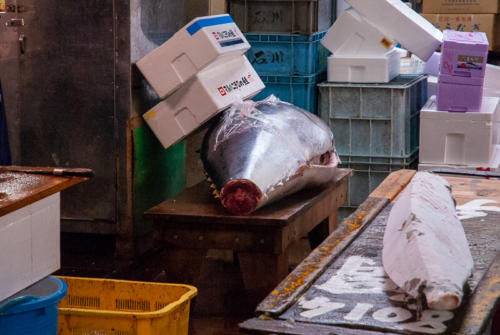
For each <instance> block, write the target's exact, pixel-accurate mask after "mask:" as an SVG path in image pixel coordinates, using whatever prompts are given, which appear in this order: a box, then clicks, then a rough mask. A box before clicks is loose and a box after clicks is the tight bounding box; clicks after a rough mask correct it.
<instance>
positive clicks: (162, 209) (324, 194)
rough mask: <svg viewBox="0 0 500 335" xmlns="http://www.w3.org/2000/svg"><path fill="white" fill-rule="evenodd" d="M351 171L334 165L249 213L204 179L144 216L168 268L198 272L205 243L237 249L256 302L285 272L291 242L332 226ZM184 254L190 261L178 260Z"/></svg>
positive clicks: (315, 240)
mask: <svg viewBox="0 0 500 335" xmlns="http://www.w3.org/2000/svg"><path fill="white" fill-rule="evenodd" d="M351 174H352V170H350V169H338V171H337V174H336V178H335V180H334V181H333V182H331V183H329V184H328V185H325V186H324V187H319V188H314V189H306V190H302V191H300V192H298V193H296V194H293V195H291V196H289V197H287V198H284V199H282V200H280V201H278V202H276V203H274V204H271V205H269V206H265V207H263V208H261V209H259V210H258V211H256V212H255V213H253V214H251V215H248V216H235V215H231V214H229V213H228V212H226V210H225V209H224V208H223V207H222V206H221V204H220V203H219V200H218V199H214V198H213V196H212V195H211V194H210V189H209V187H208V184H206V183H204V182H203V183H200V184H198V185H195V186H193V187H191V188H188V189H186V190H185V191H184V192H183V193H182V194H180V195H179V196H176V197H174V198H172V199H168V200H166V201H164V202H162V203H161V204H159V205H157V206H155V207H153V208H151V209H149V210H148V211H146V212H145V217H146V218H147V219H151V220H153V221H154V223H155V224H154V231H155V235H156V240H157V241H159V242H160V243H161V244H162V245H163V246H166V248H167V252H168V254H169V255H170V257H168V259H170V260H171V261H168V260H166V261H167V262H169V264H167V265H166V268H167V269H168V271H169V272H171V271H174V272H183V273H189V272H191V273H192V272H196V271H197V267H199V263H200V261H199V260H200V259H202V258H204V257H205V256H206V253H207V250H209V249H225V250H232V251H233V252H235V253H236V255H237V260H238V262H239V266H240V271H241V275H242V278H243V284H244V286H245V289H246V291H247V292H248V295H249V296H250V297H252V300H253V303H254V305H253V306H255V305H256V304H257V302H258V301H260V300H261V299H262V298H264V297H265V295H266V294H267V293H269V291H270V290H271V289H272V288H274V287H275V286H276V285H277V284H278V283H279V282H280V281H281V280H282V279H283V278H284V277H285V276H286V275H287V273H288V257H287V256H288V248H289V246H290V244H291V243H292V242H294V241H297V240H298V239H300V238H302V237H304V236H307V235H308V234H309V237H310V240H311V242H312V244H315V245H317V244H319V243H320V242H321V241H323V239H324V238H326V237H327V236H328V235H329V234H330V233H331V232H332V231H333V230H334V229H335V226H336V224H337V214H338V208H339V206H341V205H342V204H343V203H344V202H345V201H346V192H347V182H348V179H349V177H350V176H351ZM182 259H185V260H186V262H188V263H189V265H187V264H186V262H181V263H182V264H179V260H182ZM187 267H189V268H187ZM187 280H188V279H187Z"/></svg>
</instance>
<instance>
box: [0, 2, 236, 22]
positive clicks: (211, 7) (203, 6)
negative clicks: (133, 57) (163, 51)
mask: <svg viewBox="0 0 500 335" xmlns="http://www.w3.org/2000/svg"><path fill="white" fill-rule="evenodd" d="M0 1H1V0H0ZM185 11H186V22H189V21H191V20H192V19H195V18H197V17H200V16H209V15H218V14H225V13H227V2H226V0H186V1H185Z"/></svg>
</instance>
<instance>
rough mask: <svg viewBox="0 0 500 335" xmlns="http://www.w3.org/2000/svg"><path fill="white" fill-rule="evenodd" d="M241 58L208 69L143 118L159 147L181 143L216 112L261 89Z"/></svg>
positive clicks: (254, 75) (257, 78)
mask: <svg viewBox="0 0 500 335" xmlns="http://www.w3.org/2000/svg"><path fill="white" fill-rule="evenodd" d="M264 87H265V86H264V83H263V82H262V81H261V79H260V77H259V75H258V74H257V72H255V70H254V68H253V67H252V65H250V63H249V62H248V59H247V58H246V57H245V56H240V57H238V58H235V59H232V60H230V61H228V62H227V63H225V64H218V65H211V66H209V67H208V68H206V69H204V70H202V71H200V72H198V74H196V76H195V77H194V78H193V79H192V80H191V81H189V82H188V83H187V84H185V85H183V86H182V87H181V88H180V89H178V90H177V91H175V92H174V93H173V94H172V95H170V96H168V98H167V99H165V100H163V101H162V102H160V103H159V104H158V105H156V106H155V107H153V108H152V109H151V110H149V111H148V112H147V113H145V114H144V115H143V118H144V120H145V121H146V123H147V124H148V125H149V126H150V127H151V129H152V130H153V133H154V134H155V135H156V137H157V138H158V140H159V141H160V142H161V144H162V145H163V147H165V148H168V147H170V146H171V145H173V144H175V143H177V142H179V141H181V140H183V139H184V138H185V137H186V136H187V135H189V134H190V133H192V132H193V131H195V130H196V129H197V128H198V127H199V126H201V125H202V124H203V123H205V122H206V121H208V120H209V119H210V118H211V117H213V116H214V115H216V114H217V113H218V112H220V111H222V110H224V109H226V108H227V107H229V106H230V105H231V104H233V103H235V102H236V101H239V100H240V99H241V100H245V99H249V98H252V97H253V96H255V95H257V93H259V92H260V91H262V90H263V89H264Z"/></svg>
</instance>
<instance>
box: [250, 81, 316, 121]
mask: <svg viewBox="0 0 500 335" xmlns="http://www.w3.org/2000/svg"><path fill="white" fill-rule="evenodd" d="M260 78H261V79H262V81H263V82H264V84H265V85H266V88H265V89H264V90H263V91H262V92H260V93H259V94H258V95H257V96H256V97H255V98H253V100H255V101H257V100H262V99H265V98H267V97H268V96H269V95H271V94H274V95H275V96H277V97H278V98H280V100H282V101H286V102H289V103H291V104H293V105H295V106H297V107H300V108H302V109H305V110H306V111H309V112H311V113H313V114H317V97H318V95H317V87H316V84H317V83H318V82H321V81H323V80H324V79H325V78H326V73H325V72H324V73H319V74H316V75H312V76H290V77H289V76H261V77H260Z"/></svg>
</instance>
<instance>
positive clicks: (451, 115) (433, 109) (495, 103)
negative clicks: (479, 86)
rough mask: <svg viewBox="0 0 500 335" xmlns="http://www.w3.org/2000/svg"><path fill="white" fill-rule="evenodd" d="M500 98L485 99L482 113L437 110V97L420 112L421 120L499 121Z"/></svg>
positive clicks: (428, 101) (430, 99)
mask: <svg viewBox="0 0 500 335" xmlns="http://www.w3.org/2000/svg"><path fill="white" fill-rule="evenodd" d="M499 102H500V98H497V97H483V103H482V105H481V111H480V112H466V113H459V112H448V111H439V110H437V103H436V96H435V95H433V96H432V97H430V98H429V100H427V103H426V104H425V106H424V107H422V110H421V111H420V119H432V120H454V121H482V122H488V121H497V120H498V116H499V114H500V108H499Z"/></svg>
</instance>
